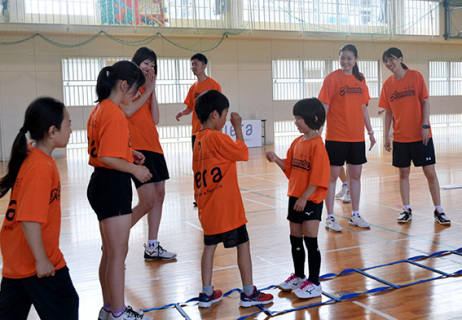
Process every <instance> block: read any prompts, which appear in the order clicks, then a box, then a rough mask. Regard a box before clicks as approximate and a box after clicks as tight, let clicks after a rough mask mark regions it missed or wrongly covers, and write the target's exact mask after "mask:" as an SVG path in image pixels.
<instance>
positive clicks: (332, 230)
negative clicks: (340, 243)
mask: <svg viewBox="0 0 462 320" xmlns="http://www.w3.org/2000/svg"><path fill="white" fill-rule="evenodd" d="M325 228H326V229H327V230H329V231H331V232H342V229H340V230H334V229H331V228H329V227H327V226H325Z"/></svg>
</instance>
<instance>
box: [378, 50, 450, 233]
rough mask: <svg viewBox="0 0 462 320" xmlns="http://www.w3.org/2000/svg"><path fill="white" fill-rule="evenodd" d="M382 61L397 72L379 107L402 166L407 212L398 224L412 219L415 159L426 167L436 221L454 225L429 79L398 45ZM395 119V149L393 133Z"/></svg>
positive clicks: (385, 86)
mask: <svg viewBox="0 0 462 320" xmlns="http://www.w3.org/2000/svg"><path fill="white" fill-rule="evenodd" d="M382 61H383V63H384V64H385V65H386V67H387V68H388V70H390V71H391V72H392V73H393V75H391V76H390V77H389V78H388V79H387V80H386V81H385V83H384V84H383V87H382V92H381V94H380V100H379V107H381V108H384V110H385V125H384V140H385V143H384V147H385V149H386V150H387V151H388V152H390V151H391V150H392V149H393V166H395V167H397V168H398V169H399V180H400V181H399V188H400V194H401V200H402V201H403V212H401V214H400V216H399V217H398V223H406V222H409V221H411V220H412V210H411V206H410V185H409V175H410V173H411V167H410V166H411V160H412V162H413V163H414V166H415V167H422V170H423V172H424V174H425V178H427V182H428V187H429V190H430V194H431V196H432V200H433V204H434V206H435V211H434V212H433V217H434V219H435V221H436V222H438V223H440V224H443V225H450V224H451V220H449V218H448V216H447V215H446V214H445V212H444V210H443V208H442V207H441V196H440V185H439V181H438V176H437V175H436V170H435V163H436V159H435V148H434V146H433V139H432V132H431V128H430V122H429V119H430V102H429V101H428V92H427V86H426V85H425V80H424V79H423V77H422V75H421V74H420V73H419V72H418V71H415V70H409V69H408V67H407V66H406V65H405V64H404V63H403V54H402V52H401V50H399V49H398V48H389V49H388V50H386V51H385V52H384V53H383V56H382ZM392 120H393V148H392V147H391V146H392V145H391V142H390V134H389V133H390V126H391V123H392Z"/></svg>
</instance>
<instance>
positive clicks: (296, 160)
mask: <svg viewBox="0 0 462 320" xmlns="http://www.w3.org/2000/svg"><path fill="white" fill-rule="evenodd" d="M302 138H303V136H300V137H298V138H297V139H295V140H294V141H293V142H292V144H291V145H290V148H289V150H287V158H286V159H284V164H285V167H286V169H285V171H284V173H285V174H286V176H287V178H289V190H288V191H287V195H288V196H289V197H296V198H300V197H301V196H302V194H303V193H304V192H305V191H306V189H307V188H308V186H310V185H311V186H317V188H316V190H315V191H314V192H313V194H312V195H311V196H310V197H309V198H308V201H312V202H314V203H321V202H322V201H323V200H324V199H325V198H326V195H327V188H328V187H329V179H330V162H329V156H328V155H327V151H326V148H325V146H324V143H323V142H322V138H321V136H317V137H314V138H312V139H308V140H303V139H302Z"/></svg>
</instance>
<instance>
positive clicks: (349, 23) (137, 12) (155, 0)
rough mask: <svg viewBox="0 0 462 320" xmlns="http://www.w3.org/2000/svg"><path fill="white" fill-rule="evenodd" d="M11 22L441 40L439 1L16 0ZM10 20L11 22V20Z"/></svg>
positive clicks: (10, 4)
mask: <svg viewBox="0 0 462 320" xmlns="http://www.w3.org/2000/svg"><path fill="white" fill-rule="evenodd" d="M2 3H4V6H6V7H7V8H6V9H4V10H3V11H8V10H9V13H8V15H7V16H8V17H9V18H8V19H9V21H10V22H27V23H47V24H50V23H51V24H52V23H58V24H81V25H100V24H103V25H148V26H160V27H181V28H198V27H200V28H220V29H242V28H246V29H247V28H248V29H252V30H284V31H303V32H342V33H343V32H347V33H366V34H377V35H392V36H393V35H396V34H399V35H430V36H438V35H439V34H440V30H439V25H440V23H439V16H440V15H439V8H440V7H442V6H441V1H438V0H425V1H422V0H348V1H346V0H290V1H288V0H240V1H237V0H13V1H9V2H8V1H2ZM7 21H8V20H7Z"/></svg>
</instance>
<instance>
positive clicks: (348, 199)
mask: <svg viewBox="0 0 462 320" xmlns="http://www.w3.org/2000/svg"><path fill="white" fill-rule="evenodd" d="M350 202H351V196H350V190H348V189H347V191H346V192H345V195H344V196H343V203H350Z"/></svg>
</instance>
